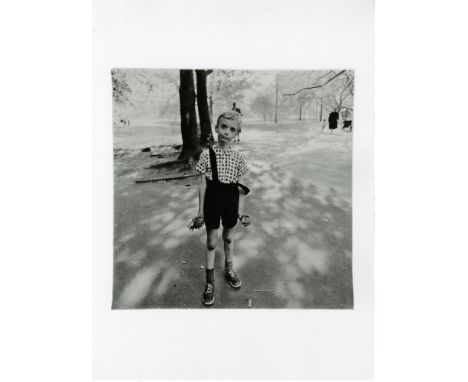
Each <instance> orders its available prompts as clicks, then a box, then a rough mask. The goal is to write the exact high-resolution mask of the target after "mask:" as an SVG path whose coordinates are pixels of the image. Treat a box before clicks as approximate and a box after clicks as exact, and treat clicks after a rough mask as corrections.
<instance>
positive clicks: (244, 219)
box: [239, 214, 250, 227]
mask: <svg viewBox="0 0 468 382" xmlns="http://www.w3.org/2000/svg"><path fill="white" fill-rule="evenodd" d="M239 221H240V222H241V224H242V225H243V226H244V227H247V226H249V225H250V216H249V215H246V214H243V215H239Z"/></svg>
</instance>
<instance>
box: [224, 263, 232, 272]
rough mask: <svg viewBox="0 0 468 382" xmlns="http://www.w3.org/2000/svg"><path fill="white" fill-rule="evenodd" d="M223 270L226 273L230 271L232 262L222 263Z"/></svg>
mask: <svg viewBox="0 0 468 382" xmlns="http://www.w3.org/2000/svg"><path fill="white" fill-rule="evenodd" d="M224 269H225V270H226V272H229V271H232V270H233V269H232V261H224Z"/></svg>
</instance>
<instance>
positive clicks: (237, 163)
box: [189, 110, 250, 306]
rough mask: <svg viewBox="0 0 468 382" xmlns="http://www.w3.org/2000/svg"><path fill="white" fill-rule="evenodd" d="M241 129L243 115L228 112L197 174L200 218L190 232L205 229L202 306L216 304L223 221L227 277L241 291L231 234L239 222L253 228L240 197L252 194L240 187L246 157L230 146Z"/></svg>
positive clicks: (219, 118)
mask: <svg viewBox="0 0 468 382" xmlns="http://www.w3.org/2000/svg"><path fill="white" fill-rule="evenodd" d="M241 126H242V118H241V115H240V114H239V113H238V112H236V111H233V110H231V111H227V112H225V113H223V114H221V115H220V116H219V117H218V121H217V123H216V127H215V131H216V133H217V135H218V140H217V142H216V143H215V144H214V145H213V146H212V147H211V148H209V149H205V150H204V151H203V152H202V154H201V155H200V160H199V162H198V164H197V166H196V170H197V171H198V172H200V173H201V174H202V176H201V184H200V192H199V208H198V216H197V217H196V218H195V219H193V220H192V222H191V223H190V225H189V228H191V229H193V228H201V227H202V225H203V224H205V226H206V247H207V248H206V287H205V291H204V293H203V304H205V305H206V306H210V305H213V303H214V301H215V288H214V284H215V283H214V281H215V279H214V263H215V250H216V246H217V244H218V229H219V227H220V220H221V221H222V224H223V233H222V238H223V242H224V255H225V258H224V259H225V261H224V267H225V270H224V277H225V279H226V280H227V282H228V283H229V284H230V286H231V287H232V288H236V289H237V288H240V286H241V280H240V278H239V276H238V275H237V274H236V272H235V271H234V268H233V263H232V255H233V245H234V243H233V237H232V231H233V229H234V227H235V226H236V224H237V220H238V219H239V221H240V222H241V224H242V225H244V226H248V225H249V224H250V217H249V215H246V214H244V212H243V208H244V201H243V197H240V196H241V195H247V194H248V193H249V192H250V190H249V189H248V188H247V187H246V186H244V185H242V184H240V183H239V182H240V178H241V176H243V175H244V174H245V173H246V172H247V162H246V159H245V158H244V156H243V155H242V154H241V153H239V152H238V151H236V150H234V149H233V148H232V146H231V144H232V142H233V141H234V139H235V138H236V136H237V135H238V134H239V133H240V131H241Z"/></svg>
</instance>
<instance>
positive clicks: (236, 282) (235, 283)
mask: <svg viewBox="0 0 468 382" xmlns="http://www.w3.org/2000/svg"><path fill="white" fill-rule="evenodd" d="M224 277H225V278H226V280H227V281H229V284H231V286H232V287H233V288H236V289H237V288H240V287H241V285H242V283H241V281H240V278H239V276H237V274H236V272H234V271H226V272H225V273H224Z"/></svg>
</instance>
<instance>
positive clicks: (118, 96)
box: [111, 69, 132, 105]
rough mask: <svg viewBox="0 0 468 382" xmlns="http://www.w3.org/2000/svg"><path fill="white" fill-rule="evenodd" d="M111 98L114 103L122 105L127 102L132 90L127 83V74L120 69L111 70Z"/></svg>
mask: <svg viewBox="0 0 468 382" xmlns="http://www.w3.org/2000/svg"><path fill="white" fill-rule="evenodd" d="M111 78H112V97H113V98H114V101H115V103H117V104H119V105H124V104H126V103H127V102H128V101H129V96H130V94H131V93H132V89H131V87H130V85H129V83H128V78H127V72H125V71H123V70H121V69H112V71H111Z"/></svg>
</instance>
